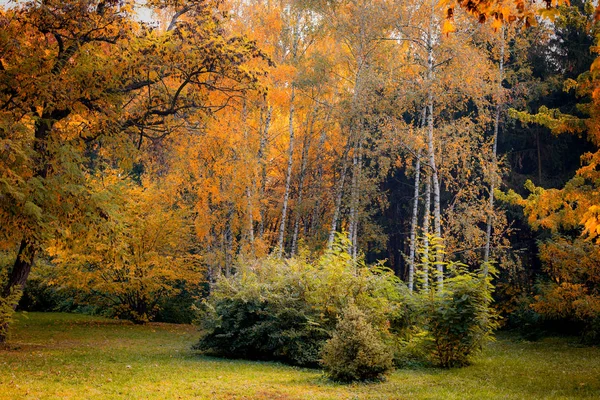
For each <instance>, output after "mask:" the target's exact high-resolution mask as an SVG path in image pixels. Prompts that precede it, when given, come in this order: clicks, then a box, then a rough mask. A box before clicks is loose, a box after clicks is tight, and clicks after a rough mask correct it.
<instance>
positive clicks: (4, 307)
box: [0, 280, 22, 343]
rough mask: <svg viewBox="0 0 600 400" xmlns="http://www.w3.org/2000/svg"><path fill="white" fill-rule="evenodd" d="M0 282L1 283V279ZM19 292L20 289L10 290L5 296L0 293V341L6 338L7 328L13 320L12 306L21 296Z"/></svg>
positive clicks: (13, 306)
mask: <svg viewBox="0 0 600 400" xmlns="http://www.w3.org/2000/svg"><path fill="white" fill-rule="evenodd" d="M0 284H2V281H1V280H0ZM0 287H1V286H0ZM21 293H22V292H21V290H12V291H11V292H10V294H9V295H8V296H6V297H3V296H2V295H0V343H2V342H3V341H5V340H6V339H7V338H8V328H9V327H10V324H11V322H12V320H13V317H14V314H15V310H14V308H15V306H16V305H17V303H18V302H19V299H20V298H21Z"/></svg>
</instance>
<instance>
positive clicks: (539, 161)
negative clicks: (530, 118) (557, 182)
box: [535, 128, 542, 185]
mask: <svg viewBox="0 0 600 400" xmlns="http://www.w3.org/2000/svg"><path fill="white" fill-rule="evenodd" d="M535 145H536V148H537V164H538V168H537V170H538V171H537V172H538V185H541V184H542V151H541V148H540V130H539V129H537V128H536V130H535Z"/></svg>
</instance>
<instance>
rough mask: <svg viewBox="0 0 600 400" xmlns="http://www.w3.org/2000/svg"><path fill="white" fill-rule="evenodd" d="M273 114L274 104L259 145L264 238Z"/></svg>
mask: <svg viewBox="0 0 600 400" xmlns="http://www.w3.org/2000/svg"><path fill="white" fill-rule="evenodd" d="M272 115H273V106H269V107H268V108H267V116H266V118H265V124H264V127H263V129H262V131H261V137H260V144H259V147H258V163H259V165H260V188H259V190H258V197H259V213H260V223H259V224H258V237H259V238H260V239H261V240H262V239H263V236H264V234H265V217H266V215H265V206H264V201H265V192H266V187H267V160H266V152H267V145H268V142H269V136H268V135H269V128H270V125H271V116H272Z"/></svg>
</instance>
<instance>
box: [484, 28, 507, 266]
mask: <svg viewBox="0 0 600 400" xmlns="http://www.w3.org/2000/svg"><path fill="white" fill-rule="evenodd" d="M500 40H501V41H502V43H501V44H500V63H499V67H498V70H499V75H500V76H499V78H498V100H497V102H496V115H495V116H494V137H493V139H492V168H491V174H492V176H491V178H490V179H491V181H490V198H489V210H488V216H487V223H486V229H485V250H484V254H483V261H484V265H483V275H484V276H487V275H488V272H489V271H488V264H487V263H488V261H489V260H490V242H491V240H492V219H493V215H494V189H495V182H496V169H497V166H498V159H497V148H498V131H499V128H500V111H501V108H502V98H501V94H502V93H501V92H502V80H503V79H504V40H505V39H504V27H502V31H501V37H500Z"/></svg>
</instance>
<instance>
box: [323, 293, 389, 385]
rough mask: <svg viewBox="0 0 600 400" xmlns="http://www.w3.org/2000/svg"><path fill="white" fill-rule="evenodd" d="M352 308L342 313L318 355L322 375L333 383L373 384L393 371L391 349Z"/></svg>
mask: <svg viewBox="0 0 600 400" xmlns="http://www.w3.org/2000/svg"><path fill="white" fill-rule="evenodd" d="M381 335H382V333H381V330H377V329H375V328H374V327H373V325H372V324H371V323H370V322H369V321H368V320H367V317H366V316H365V314H364V313H363V312H362V311H360V310H359V309H358V308H357V307H356V306H355V305H354V304H350V306H349V307H348V308H347V309H346V310H345V312H344V314H343V316H342V318H341V319H340V321H339V323H338V324H337V327H336V330H335V332H334V333H333V336H332V338H331V339H329V340H328V341H327V343H325V346H323V351H322V364H323V366H324V368H325V372H326V374H327V375H328V376H329V377H330V378H331V379H332V380H334V381H340V382H353V381H374V380H381V379H383V378H384V375H385V373H386V372H388V371H389V370H391V369H392V367H393V362H392V360H393V357H392V353H393V351H392V349H391V348H390V346H388V345H386V344H385V343H384V341H383V340H382V337H381Z"/></svg>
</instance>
